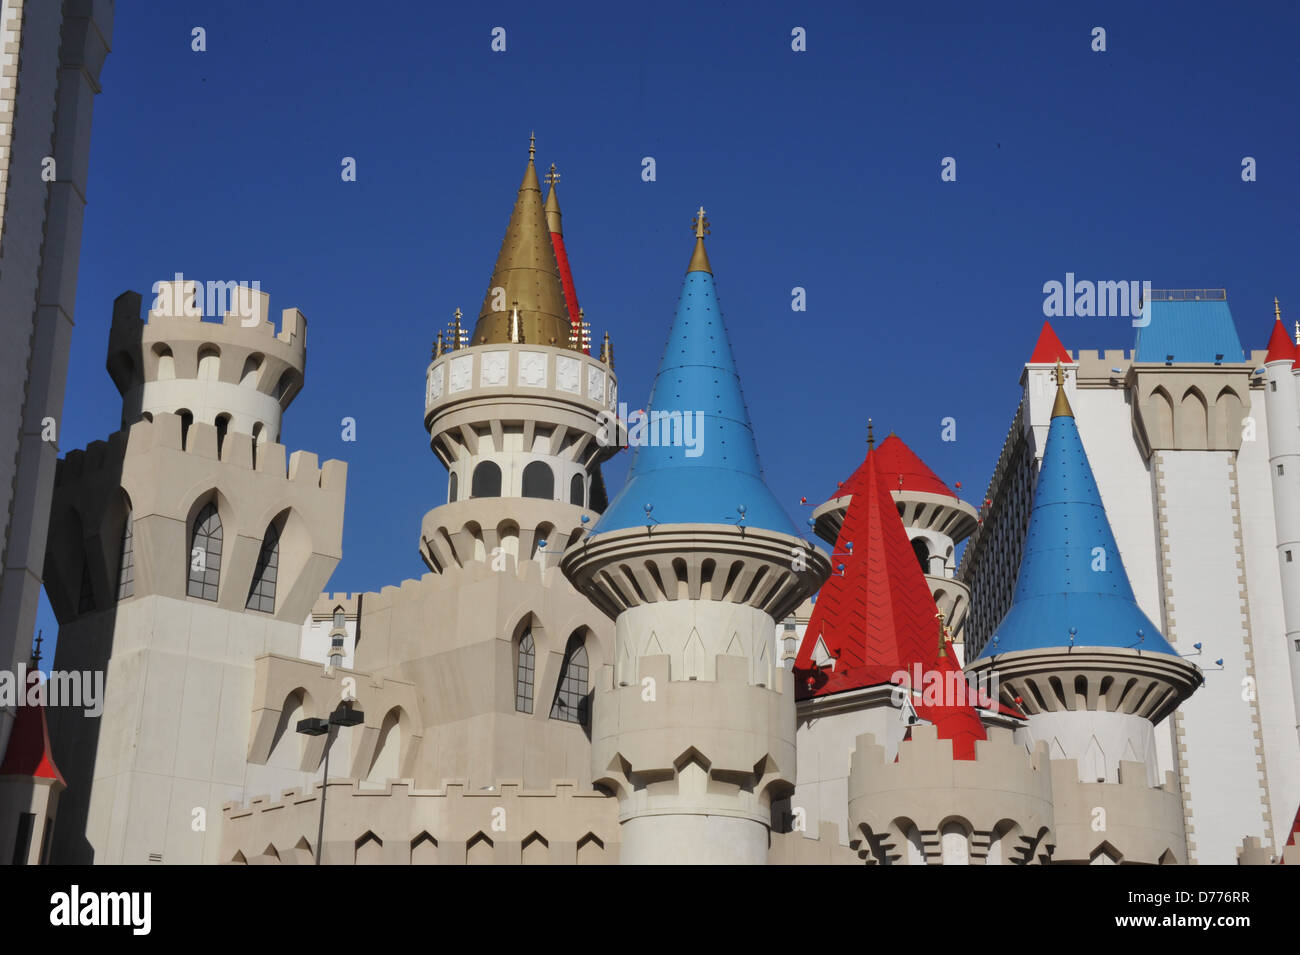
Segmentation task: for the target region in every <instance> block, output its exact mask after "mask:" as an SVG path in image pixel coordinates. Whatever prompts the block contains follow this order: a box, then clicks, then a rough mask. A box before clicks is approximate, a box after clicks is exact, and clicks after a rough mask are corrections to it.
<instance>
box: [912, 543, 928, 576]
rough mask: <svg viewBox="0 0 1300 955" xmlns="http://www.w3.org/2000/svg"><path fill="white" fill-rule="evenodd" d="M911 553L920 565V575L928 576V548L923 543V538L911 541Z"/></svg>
mask: <svg viewBox="0 0 1300 955" xmlns="http://www.w3.org/2000/svg"><path fill="white" fill-rule="evenodd" d="M912 551H913V553H915V554H916V559H917V561H919V562H920V564H921V573H923V574H928V573H929V572H930V546H929V545H928V544H927V543H926V542H925V538H923V537H918V538H917V539H916V540H914V541H912Z"/></svg>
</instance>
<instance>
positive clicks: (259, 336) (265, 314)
mask: <svg viewBox="0 0 1300 955" xmlns="http://www.w3.org/2000/svg"><path fill="white" fill-rule="evenodd" d="M218 284H222V283H218ZM156 289H157V294H156V297H155V299H154V301H153V303H152V307H151V308H150V311H149V312H148V314H147V315H146V316H145V317H144V318H142V317H141V307H142V301H141V296H140V294H139V293H138V292H123V293H122V294H121V295H119V296H118V297H117V299H116V301H115V302H114V303H113V320H112V325H111V328H110V330H109V340H108V361H107V367H108V372H109V374H110V375H111V376H112V378H113V382H114V384H115V385H117V389H118V391H119V392H120V393H121V395H122V405H123V411H122V420H123V423H124V424H131V423H133V422H135V421H136V420H138V419H139V417H140V416H141V415H156V414H159V413H162V412H173V413H177V414H180V413H182V412H185V413H188V414H189V415H190V416H191V417H192V419H193V420H194V421H196V422H206V423H208V424H212V425H215V426H218V427H223V428H224V429H226V430H229V431H231V432H237V433H241V434H251V435H254V436H255V437H256V438H257V439H258V440H259V441H272V440H275V441H278V440H279V435H280V423H281V416H282V414H283V412H284V410H285V409H287V408H288V407H289V404H290V403H291V402H292V401H293V399H294V397H295V396H296V395H297V394H298V392H299V391H301V390H302V386H303V382H304V375H305V369H306V361H307V319H306V318H305V317H304V316H303V314H302V312H300V311H299V310H298V309H296V308H287V309H284V311H283V312H282V313H281V318H280V327H279V329H277V328H276V325H275V322H274V321H273V320H272V319H271V318H270V317H269V309H270V296H269V295H267V294H266V293H264V292H262V291H261V290H259V289H255V288H249V287H246V286H240V285H236V284H235V283H224V286H223V288H222V296H221V297H222V298H225V297H226V296H229V304H230V307H229V310H228V311H227V312H226V313H225V314H224V316H223V317H222V320H221V321H220V322H213V321H204V320H203V318H202V308H201V307H200V304H199V301H198V295H199V283H197V282H194V281H179V282H160V283H158V285H157V286H156Z"/></svg>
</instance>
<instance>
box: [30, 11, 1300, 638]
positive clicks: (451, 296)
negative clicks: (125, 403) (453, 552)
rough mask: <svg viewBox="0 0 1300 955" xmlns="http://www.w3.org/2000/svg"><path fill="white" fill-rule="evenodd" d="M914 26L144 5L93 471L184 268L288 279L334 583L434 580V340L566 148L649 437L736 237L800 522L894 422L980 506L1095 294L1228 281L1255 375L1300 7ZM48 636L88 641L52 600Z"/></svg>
mask: <svg viewBox="0 0 1300 955" xmlns="http://www.w3.org/2000/svg"><path fill="white" fill-rule="evenodd" d="M901 6H902V7H903V9H899V10H889V11H885V10H880V9H877V7H878V5H871V7H870V8H868V7H867V5H863V4H844V5H818V9H817V10H816V11H814V12H811V13H810V12H807V10H806V9H805V5H803V4H789V3H787V4H774V3H766V2H758V3H743V4H742V3H735V2H732V3H726V4H720V5H707V6H705V7H703V8H701V7H699V6H697V5H695V4H673V3H658V2H657V3H654V4H642V5H637V6H635V7H629V8H628V9H627V10H625V11H618V12H615V11H613V10H611V9H610V8H609V7H608V6H607V5H600V4H592V5H587V6H575V5H563V4H529V5H522V4H513V3H504V4H503V3H494V4H492V5H490V6H484V5H479V4H466V5H455V6H451V7H444V6H443V5H441V4H426V3H414V2H412V3H397V2H384V0H374V2H371V3H368V4H365V5H362V6H360V7H358V6H357V5H356V4H344V3H342V2H335V0H317V2H311V3H307V2H292V3H291V2H283V3H276V4H264V3H252V2H229V3H220V4H216V3H210V4H197V3H172V4H150V5H145V4H119V5H118V9H117V14H116V23H115V27H114V37H113V52H112V54H111V55H110V56H109V59H108V61H107V64H106V66H105V68H104V71H103V76H102V82H103V92H102V94H101V95H100V96H99V97H98V98H97V100H96V102H95V118H94V136H93V142H92V152H91V166H90V170H91V171H90V179H89V185H88V192H89V195H88V198H89V205H88V207H87V210H86V219H85V231H84V236H83V245H82V256H81V271H80V277H79V288H78V298H77V312H76V323H77V327H76V332H75V334H74V336H73V342H72V356H71V364H70V368H69V376H68V386H67V398H66V402H65V410H64V416H63V421H62V429H61V435H60V438H61V440H60V445H61V448H62V449H64V450H67V449H70V448H77V447H83V446H84V445H86V444H87V443H89V442H91V441H94V440H97V439H101V438H103V437H105V436H106V435H107V434H109V433H111V432H112V431H114V430H115V429H116V428H117V427H118V419H119V414H120V401H119V399H118V397H117V393H116V390H115V388H114V387H113V385H112V382H111V381H110V379H109V377H108V375H107V373H106V372H105V371H104V357H105V348H106V343H107V337H108V324H109V318H110V315H111V307H112V301H113V298H114V297H115V296H116V295H117V294H118V293H120V292H122V291H123V290H126V289H135V290H137V291H140V292H141V293H143V294H145V295H147V294H148V292H149V289H150V287H151V286H152V284H153V283H154V282H155V281H158V280H160V279H168V278H170V277H171V276H172V275H173V274H174V273H175V272H178V271H180V272H183V273H184V274H185V275H186V276H187V277H190V278H196V279H200V280H207V279H215V280H222V281H226V280H244V281H250V282H251V281H254V280H256V281H258V282H259V283H260V285H261V288H262V289H263V290H264V291H267V292H269V294H270V296H271V308H272V312H273V314H275V315H277V316H278V314H279V311H280V309H282V308H285V307H289V306H297V307H299V308H301V309H302V310H303V312H304V313H305V314H306V316H307V319H308V325H309V334H308V365H307V376H306V379H307V380H306V387H305V390H304V391H303V392H302V393H301V394H300V395H299V396H298V398H297V400H296V401H295V402H294V404H293V405H292V407H291V408H290V410H289V412H288V414H287V415H286V418H285V422H284V428H283V435H282V440H283V442H284V443H285V444H286V445H288V447H289V449H290V450H296V449H306V450H310V451H314V452H316V453H317V454H318V455H319V456H320V458H321V459H322V460H324V459H328V458H342V459H344V460H346V461H348V463H349V476H348V506H347V516H346V520H345V527H344V543H343V552H344V556H343V560H342V562H341V563H340V564H339V566H338V568H337V569H336V571H335V573H334V576H333V578H332V580H331V581H330V584H329V589H331V590H349V591H357V590H372V589H378V588H379V587H382V586H384V585H385V584H390V583H398V582H400V581H401V580H402V579H404V578H407V577H416V576H419V575H420V574H421V573H422V572H423V571H424V567H423V565H422V564H421V562H420V560H419V557H418V554H417V549H416V545H417V539H418V534H419V527H420V519H421V517H422V515H423V514H424V513H425V512H426V511H428V510H429V509H430V508H432V507H433V506H435V505H436V504H437V503H439V502H440V501H441V500H443V499H444V496H445V486H446V477H445V472H444V471H443V469H442V467H441V466H440V465H439V464H438V463H437V461H436V459H435V458H434V456H433V455H432V453H431V452H430V451H429V448H428V438H427V435H426V434H425V432H424V429H423V425H422V414H423V391H424V370H425V367H426V365H427V360H428V355H429V348H430V344H431V342H432V340H433V338H434V336H435V334H436V332H437V331H438V330H439V329H441V328H443V327H444V326H445V324H446V322H447V320H448V319H449V318H450V315H451V312H452V310H453V309H455V308H457V307H460V308H461V309H462V310H463V311H464V312H466V313H467V314H469V315H471V316H472V315H476V314H477V312H478V308H479V306H480V304H481V302H482V300H483V294H484V291H485V289H486V286H487V282H488V278H489V276H490V274H491V270H492V265H493V262H494V259H495V256H496V254H497V250H498V248H499V247H500V243H501V239H502V235H503V233H504V230H505V226H506V222H507V220H508V218H509V214H510V210H511V206H512V204H513V201H514V195H515V190H516V189H517V187H518V184H519V179H520V177H521V175H522V172H523V168H524V163H525V161H526V158H527V145H528V134H529V131H530V130H533V129H536V131H537V137H538V139H537V144H538V160H539V164H540V165H542V166H543V167H544V166H545V165H549V163H551V162H555V163H556V164H557V166H558V168H559V171H560V173H561V175H562V177H563V181H562V183H561V186H560V197H561V202H562V206H563V210H564V226H565V241H566V245H567V248H568V252H569V257H570V260H571V263H572V266H573V269H574V275H575V280H576V283H577V288H578V295H579V299H580V301H581V303H582V305H583V307H584V309H585V310H586V313H587V317H588V319H589V321H590V322H591V323H592V326H593V331H594V334H595V336H596V337H597V339H599V336H600V335H601V334H602V333H603V332H604V331H605V330H609V331H610V332H611V334H612V336H613V339H614V343H615V352H616V359H617V370H618V373H619V378H620V393H621V395H622V396H624V397H625V398H626V399H627V400H628V401H629V402H630V403H633V407H635V406H636V405H637V403H640V402H643V401H644V398H645V396H646V395H647V394H648V392H649V388H650V384H651V381H652V379H653V376H654V371H655V368H656V366H657V364H658V361H659V358H660V352H661V349H662V347H663V344H664V339H665V336H666V334H667V331H668V327H669V324H670V322H671V319H672V313H673V308H674V305H675V303H676V299H677V295H678V292H679V290H680V287H681V281H682V275H683V272H684V270H685V268H686V264H687V261H688V259H689V257H690V251H691V245H692V241H693V240H692V238H691V235H690V229H689V224H690V220H691V216H692V213H693V212H694V210H695V209H696V208H697V207H698V206H699V205H701V204H703V205H704V206H705V207H706V208H707V209H708V212H709V217H710V219H711V221H712V224H713V233H712V237H711V239H710V241H709V254H710V258H711V260H712V263H713V267H714V272H715V275H716V277H717V286H718V290H719V296H720V298H721V302H722V307H723V311H724V315H725V317H726V321H727V324H728V327H729V330H730V333H731V338H732V345H733V349H734V351H735V355H736V361H737V365H738V367H739V369H740V373H741V376H742V380H743V382H744V385H745V394H746V398H747V400H748V404H749V409H750V413H751V416H752V418H753V422H754V427H755V430H756V433H757V436H758V443H759V450H760V453H761V455H762V459H763V463H764V467H765V470H766V474H767V479H768V482H769V484H770V485H771V486H772V488H773V490H774V491H775V492H776V494H777V496H778V498H779V499H780V500H781V501H783V502H784V503H786V504H787V506H788V509H789V511H790V514H791V516H792V518H793V519H794V520H795V522H796V524H797V525H798V526H801V527H802V526H804V522H805V520H806V517H807V509H806V508H802V507H800V506H799V504H798V501H799V498H800V497H801V496H806V497H807V498H808V500H809V502H810V504H812V503H816V502H820V501H821V500H823V499H824V498H826V497H827V496H829V495H830V494H831V492H832V491H833V490H834V488H835V484H836V482H837V481H838V480H842V479H843V478H844V477H846V476H847V475H848V474H849V473H850V472H851V471H852V469H853V468H854V467H856V465H857V464H858V463H859V461H860V460H861V458H862V456H863V455H864V454H865V451H866V445H865V422H866V418H867V417H868V416H871V417H873V418H874V419H875V422H876V427H877V433H878V434H879V435H882V436H883V435H884V434H886V433H888V432H889V431H890V430H895V431H897V432H898V433H899V434H900V435H901V436H902V437H903V438H904V439H905V440H906V441H907V442H908V443H909V444H910V445H911V446H912V447H913V448H914V449H915V450H916V451H917V452H918V453H919V454H920V455H921V456H922V457H923V458H924V459H925V460H926V461H927V462H928V463H929V464H930V465H931V467H933V468H934V470H935V471H936V472H937V473H938V474H939V475H940V477H942V478H944V479H945V480H947V481H948V482H949V483H950V484H952V483H953V482H955V481H961V482H962V483H963V489H962V495H963V496H964V497H965V498H966V499H968V500H970V501H972V502H976V503H978V501H979V500H980V499H981V498H982V496H983V492H984V488H985V485H986V483H987V481H988V478H989V474H990V471H991V469H992V466H993V464H994V462H995V461H996V458H997V455H998V452H999V449H1000V447H1001V443H1002V440H1003V438H1004V436H1005V434H1006V430H1007V427H1008V425H1009V423H1010V419H1011V415H1012V413H1013V412H1014V409H1015V405H1016V402H1017V400H1018V394H1019V388H1018V384H1017V380H1018V377H1019V372H1020V366H1021V364H1022V363H1023V362H1024V361H1025V359H1026V358H1027V357H1028V354H1029V351H1030V350H1031V348H1032V345H1033V342H1034V339H1035V337H1036V335H1037V333H1038V330H1039V327H1040V326H1041V324H1042V321H1043V311H1042V304H1043V292H1042V287H1043V283H1044V282H1047V281H1051V280H1058V281H1061V280H1064V277H1065V274H1066V273H1067V272H1074V273H1075V274H1076V275H1077V276H1079V277H1081V278H1091V279H1094V280H1103V279H1104V280H1150V281H1152V283H1153V285H1154V286H1155V287H1156V288H1186V287H1226V288H1227V289H1228V300H1229V304H1230V306H1231V307H1232V310H1233V314H1234V317H1235V319H1236V322H1237V326H1238V330H1239V333H1240V334H1241V337H1242V341H1243V343H1244V344H1245V346H1246V348H1247V349H1248V350H1249V349H1251V348H1262V347H1264V344H1265V342H1266V341H1267V337H1268V332H1269V329H1270V323H1271V319H1272V299H1273V296H1275V295H1276V296H1278V297H1279V298H1280V299H1281V300H1282V303H1283V308H1284V314H1285V313H1286V310H1287V309H1288V307H1290V310H1291V314H1292V316H1294V317H1300V270H1298V269H1297V255H1296V241H1295V229H1296V220H1295V213H1296V210H1297V209H1298V208H1300V177H1298V176H1297V165H1298V163H1300V136H1298V134H1297V129H1298V128H1300V123H1297V119H1298V118H1300V117H1297V111H1298V109H1297V103H1298V102H1300V98H1298V97H1297V95H1296V94H1297V79H1296V73H1295V61H1294V52H1293V47H1292V44H1293V42H1294V38H1295V37H1296V36H1297V35H1298V34H1300V13H1298V12H1297V10H1296V8H1295V7H1294V6H1292V5H1287V7H1286V8H1285V9H1283V5H1281V4H1233V5H1222V6H1214V5H1203V4H1196V3H1181V4H1177V5H1174V4H1142V5H1134V4H1122V3H1114V4H1111V3H1088V4H1055V3H1053V4H1041V3H1035V4H1025V5H1000V4H989V5H984V4H980V5H973V4H969V3H963V4H939V3H926V4H904V5H901ZM1138 6H1140V7H1141V8H1140V9H1134V7H1138ZM196 26H201V27H203V28H204V29H205V30H206V34H207V37H206V40H207V51H206V52H202V53H199V52H194V51H192V50H191V48H190V47H191V39H190V37H191V30H192V28H194V27H196ZM497 26H501V27H504V28H505V30H506V43H507V49H506V52H504V53H494V52H492V51H491V49H490V43H491V30H492V28H493V27H497ZM796 26H801V27H804V28H805V29H806V31H807V51H806V52H802V53H795V52H793V51H792V50H791V30H792V29H793V28H794V27H796ZM1096 26H1101V27H1103V28H1105V30H1106V45H1107V49H1106V52H1104V53H1098V52H1093V51H1092V49H1091V48H1090V47H1091V31H1092V29H1093V28H1094V27H1096ZM345 156H352V157H355V158H356V160H357V169H358V180H357V181H356V182H343V181H342V180H341V177H340V175H339V172H340V162H341V160H342V158H343V157H345ZM646 156H652V157H654V159H655V161H656V165H657V179H656V181H655V182H652V183H648V182H643V181H642V179H641V168H642V167H641V161H642V158H643V157H646ZM946 156H951V157H954V158H955V159H956V163H957V181H956V182H942V181H941V180H940V162H941V160H942V159H943V157H946ZM1245 156H1251V157H1254V158H1255V159H1256V161H1257V164H1258V166H1257V168H1258V180H1257V181H1256V182H1252V183H1245V182H1242V180H1241V174H1240V173H1241V162H1242V158H1243V157H1245ZM795 286H801V287H803V288H804V289H806V291H807V305H808V308H807V311H806V312H800V313H796V312H793V311H792V310H791V307H790V303H791V289H792V288H794V287H795ZM1290 303H1294V305H1291V304H1290ZM1056 327H1057V331H1058V332H1059V334H1060V336H1061V338H1062V339H1063V341H1064V342H1065V344H1066V346H1067V347H1069V348H1077V347H1084V348H1100V347H1112V348H1116V347H1124V348H1130V347H1132V341H1133V329H1132V328H1131V327H1130V326H1129V323H1128V321H1127V320H1126V319H1116V318H1109V319H1101V318H1090V319H1085V318H1062V319H1059V320H1057V321H1056ZM948 416H951V417H954V418H955V419H956V421H957V440H956V441H954V442H944V441H942V440H941V438H940V432H941V421H942V419H943V418H945V417H948ZM344 417H353V418H355V419H356V422H357V440H356V442H354V443H345V442H344V441H342V440H341V427H340V420H341V419H342V418H344ZM626 458H627V455H626V454H624V455H620V456H619V458H616V459H615V462H614V463H613V464H612V465H611V466H610V467H609V468H608V469H607V471H606V477H607V480H608V483H609V486H610V489H611V495H612V493H614V492H615V491H616V490H617V489H618V488H619V487H621V486H622V482H623V476H624V474H625V472H626ZM39 625H40V626H42V627H43V628H44V629H45V632H46V634H47V635H50V634H52V633H53V631H54V629H55V627H56V625H55V623H54V620H53V616H52V614H51V613H50V612H49V609H48V605H43V609H42V613H41V621H40V624H39Z"/></svg>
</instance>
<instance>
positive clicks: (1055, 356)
mask: <svg viewBox="0 0 1300 955" xmlns="http://www.w3.org/2000/svg"><path fill="white" fill-rule="evenodd" d="M1058 361H1059V362H1060V363H1061V364H1063V365H1073V364H1074V359H1073V358H1071V357H1070V353H1069V352H1068V351H1066V350H1065V346H1064V345H1062V344H1061V340H1060V339H1059V338H1057V337H1056V332H1055V331H1054V330H1053V329H1052V323H1051V322H1043V330H1042V331H1041V332H1039V333H1038V341H1037V343H1036V344H1035V345H1034V353H1033V354H1032V355H1030V356H1029V364H1031V365H1054V364H1056V363H1057V362H1058Z"/></svg>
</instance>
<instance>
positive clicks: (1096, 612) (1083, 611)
mask: <svg viewBox="0 0 1300 955" xmlns="http://www.w3.org/2000/svg"><path fill="white" fill-rule="evenodd" d="M1064 378H1065V376H1064V372H1063V370H1062V369H1061V367H1060V366H1059V365H1058V370H1057V392H1056V403H1055V405H1054V406H1053V409H1052V417H1051V424H1050V426H1049V428H1048V435H1047V442H1046V447H1045V450H1044V453H1043V464H1042V468H1041V470H1040V471H1039V475H1038V483H1037V486H1036V487H1035V489H1034V501H1033V508H1032V510H1031V512H1030V517H1029V530H1028V532H1027V534H1026V538H1025V552H1024V557H1023V558H1022V559H1021V562H1020V570H1019V575H1018V577H1017V579H1016V591H1015V598H1014V600H1013V603H1012V605H1011V609H1010V610H1009V611H1007V614H1006V616H1005V617H1004V618H1003V619H1002V623H1001V624H1000V625H999V626H998V629H997V630H996V631H995V632H994V633H993V635H992V637H990V639H989V641H988V643H987V644H985V646H984V648H983V650H982V651H981V653H980V655H979V656H978V657H977V658H976V659H975V660H973V661H971V662H970V663H969V664H968V665H967V670H968V671H973V672H976V673H979V674H981V675H987V671H992V672H993V673H995V674H996V676H997V678H998V680H999V683H1000V687H1001V693H1002V697H1003V699H1004V700H1005V701H1007V702H1011V701H1013V700H1014V701H1015V702H1016V704H1018V705H1019V706H1020V708H1021V709H1022V710H1023V711H1024V712H1025V713H1026V714H1027V715H1028V726H1027V730H1026V732H1027V734H1028V737H1029V739H1030V740H1031V741H1039V740H1041V741H1045V742H1047V743H1048V744H1049V746H1050V752H1051V755H1052V756H1053V757H1055V758H1061V759H1074V760H1076V761H1077V763H1078V772H1079V780H1080V781H1081V782H1087V783H1099V782H1106V783H1117V782H1120V781H1121V778H1120V774H1121V770H1120V763H1121V762H1124V761H1127V762H1136V763H1141V764H1143V765H1144V766H1145V767H1146V776H1147V785H1148V786H1156V785H1158V784H1159V773H1158V767H1157V762H1156V747H1155V725H1156V724H1157V723H1159V722H1160V721H1161V720H1163V719H1164V718H1165V717H1167V716H1169V715H1171V714H1172V713H1173V712H1174V710H1175V709H1177V707H1178V706H1179V705H1180V704H1181V703H1182V702H1183V701H1184V700H1186V699H1187V698H1188V697H1189V696H1191V695H1192V692H1193V691H1194V690H1196V689H1197V688H1198V687H1199V686H1200V685H1201V679H1202V677H1201V671H1200V669H1199V668H1198V667H1196V666H1195V665H1194V664H1192V663H1190V662H1188V661H1187V660H1184V659H1183V658H1182V657H1180V656H1179V655H1178V653H1177V652H1176V651H1175V650H1174V648H1173V647H1171V646H1170V645H1169V643H1168V642H1166V641H1165V639H1164V637H1163V636H1161V634H1160V632H1159V630H1158V629H1157V628H1156V625H1155V624H1154V623H1152V622H1151V620H1150V618H1148V617H1147V616H1146V614H1144V613H1143V612H1142V611H1141V609H1140V608H1139V607H1138V605H1137V602H1136V600H1135V598H1134V596H1133V588H1132V586H1131V585H1130V583H1129V579H1128V574H1127V573H1126V572H1125V570H1124V564H1123V562H1122V560H1121V559H1120V554H1119V549H1118V547H1117V546H1116V544H1115V537H1114V534H1113V533H1112V531H1111V528H1110V522H1109V521H1108V519H1107V517H1106V512H1105V509H1104V508H1103V507H1102V504H1101V496H1100V494H1099V493H1098V490H1097V483H1096V480H1095V479H1094V478H1093V474H1092V468H1091V466H1090V465H1089V464H1088V457H1087V454H1085V452H1084V450H1083V444H1082V442H1081V441H1080V440H1079V430H1078V427H1077V425H1076V423H1075V420H1074V413H1073V411H1072V410H1071V409H1070V403H1069V400H1068V399H1067V398H1066V392H1065V381H1064Z"/></svg>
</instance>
